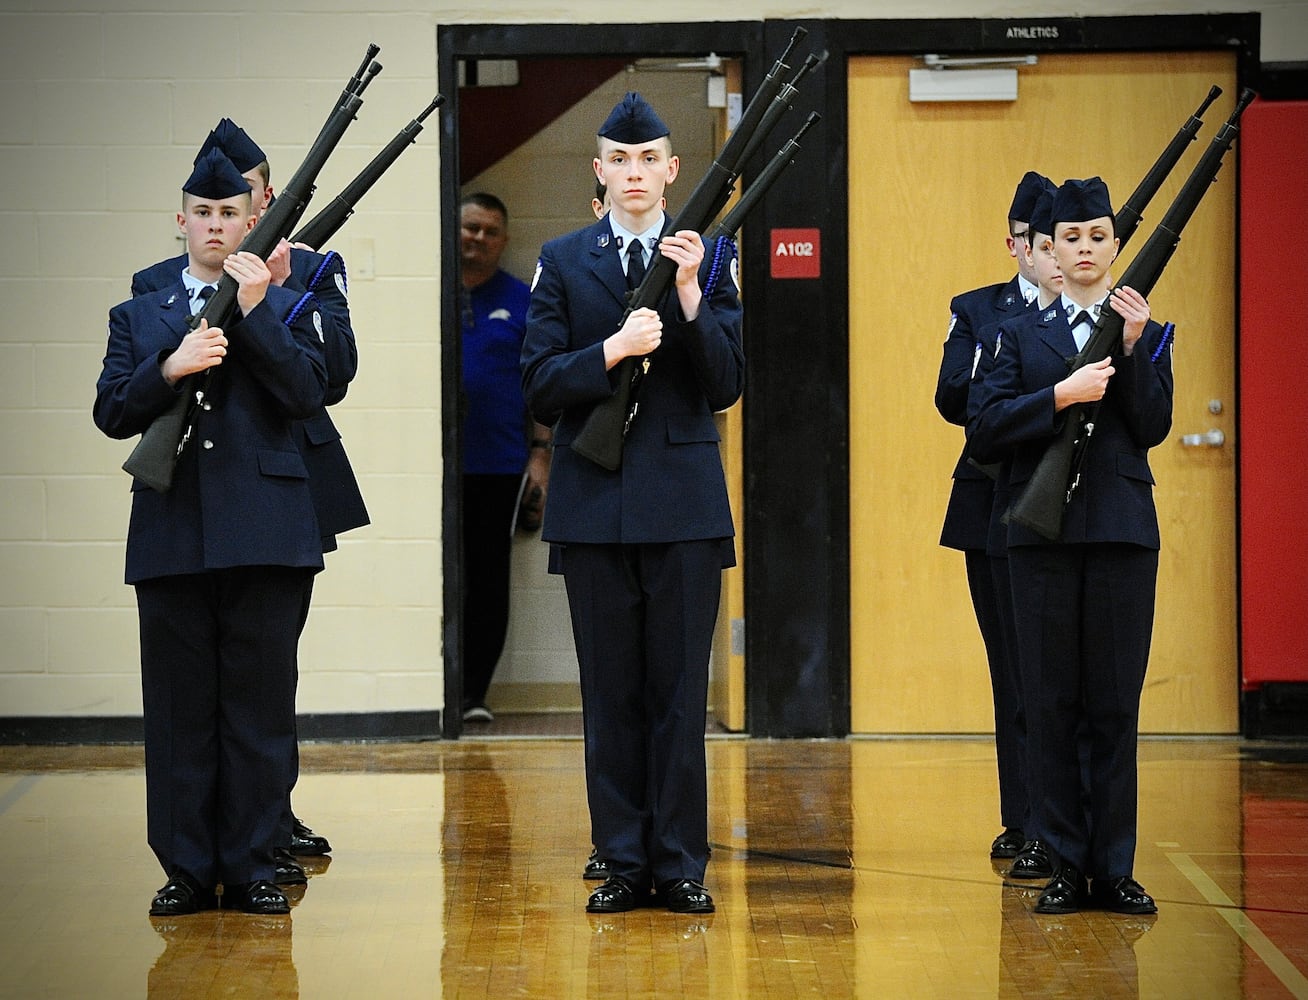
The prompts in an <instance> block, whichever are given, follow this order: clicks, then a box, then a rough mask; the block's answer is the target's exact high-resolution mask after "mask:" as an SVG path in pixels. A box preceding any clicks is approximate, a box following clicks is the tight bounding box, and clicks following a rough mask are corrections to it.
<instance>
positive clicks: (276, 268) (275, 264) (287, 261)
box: [268, 238, 291, 287]
mask: <svg viewBox="0 0 1308 1000" xmlns="http://www.w3.org/2000/svg"><path fill="white" fill-rule="evenodd" d="M268 271H269V273H270V274H271V275H272V283H273V284H274V285H277V286H279V287H280V286H281V285H284V284H285V283H286V279H287V278H289V277H290V276H291V244H290V243H288V242H287V241H286V240H285V239H284V238H283V239H282V241H281V242H280V243H278V244H277V246H276V248H275V249H274V250H273V252H272V253H270V254H269V255H268Z"/></svg>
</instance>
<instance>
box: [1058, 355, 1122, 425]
mask: <svg viewBox="0 0 1308 1000" xmlns="http://www.w3.org/2000/svg"><path fill="white" fill-rule="evenodd" d="M1115 370H1116V369H1114V368H1113V359H1112V358H1104V359H1103V360H1102V361H1096V362H1095V363H1094V364H1092V365H1082V366H1081V367H1080V368H1078V369H1077V370H1076V371H1074V372H1072V374H1071V375H1069V376H1067V378H1065V379H1063V381H1061V382H1059V383H1058V384H1057V385H1055V386H1054V412H1055V413H1057V412H1058V411H1059V410H1065V409H1067V408H1068V407H1069V406H1071V405H1072V404H1073V403H1094V402H1097V401H1098V400H1101V399H1103V398H1104V393H1105V392H1107V391H1108V380H1109V379H1110V378H1112V377H1113V372H1114V371H1115Z"/></svg>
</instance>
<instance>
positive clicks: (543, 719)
mask: <svg viewBox="0 0 1308 1000" xmlns="http://www.w3.org/2000/svg"><path fill="white" fill-rule="evenodd" d="M668 27H669V26H667V25H661V26H653V25H651V26H649V28H648V30H642V29H640V28H639V27H636V26H624V27H623V29H622V31H621V32H620V35H621V37H619V33H618V32H614V31H608V32H606V31H605V30H604V26H585V27H579V28H577V29H575V30H572V31H569V32H567V33H566V35H567V40H566V44H556V43H557V42H558V41H560V39H558V38H557V37H555V36H557V35H558V32H559V29H560V26H556V25H550V26H544V25H542V26H533V27H527V26H523V27H517V28H503V27H497V28H495V29H478V28H475V27H467V28H461V29H458V28H450V29H442V30H441V32H440V34H439V37H438V47H439V53H440V69H441V90H442V92H443V93H446V94H455V95H456V96H455V98H454V100H453V102H452V103H453V105H454V111H455V113H454V114H452V115H451V116H449V118H448V119H447V122H448V123H449V124H448V127H447V131H446V133H445V134H444V135H443V138H442V143H443V144H442V204H443V206H444V209H443V219H444V225H443V227H442V229H443V232H442V288H443V295H442V299H443V301H442V312H441V316H442V324H441V328H442V330H451V329H453V330H459V329H461V327H460V326H459V320H458V319H457V317H458V316H459V315H460V310H459V307H458V304H457V295H456V294H452V293H456V292H457V289H458V287H459V282H460V272H459V264H460V252H459V223H458V212H459V208H458V206H459V201H460V199H461V197H462V196H463V195H465V194H469V193H473V192H479V191H484V192H489V193H491V194H493V195H495V196H496V197H497V198H499V199H500V200H501V201H502V202H503V203H504V205H505V207H506V208H507V209H508V213H509V219H510V221H509V242H508V244H507V246H506V248H505V251H504V254H503V256H502V258H501V261H500V266H501V267H502V268H503V269H504V270H506V271H508V272H509V273H510V274H512V275H514V276H515V277H517V278H519V279H520V280H522V281H526V282H530V280H531V277H532V273H533V271H534V269H535V264H536V257H537V253H538V251H539V248H540V246H541V244H542V243H544V242H545V241H546V240H548V239H551V238H553V237H554V236H557V235H561V234H563V233H565V232H569V231H572V230H575V229H578V228H580V227H582V226H584V225H587V224H589V223H590V222H592V221H593V220H594V215H593V214H592V208H591V198H592V197H593V195H594V193H595V191H594V188H595V185H594V175H593V172H592V170H591V167H590V159H591V157H592V156H593V151H594V135H595V130H596V127H597V125H598V123H599V122H601V121H602V120H603V119H604V117H605V116H606V115H607V114H608V112H609V110H610V109H611V108H612V106H613V105H614V104H616V103H617V102H618V101H619V100H621V98H622V96H623V94H625V93H626V92H627V91H630V90H637V91H640V92H641V93H642V94H644V95H645V96H646V98H647V99H649V100H650V101H651V103H653V104H654V105H655V106H656V107H658V108H659V109H660V113H661V114H663V115H664V116H665V118H666V120H667V121H668V122H669V123H670V124H671V125H672V127H673V142H674V149H675V151H676V152H677V154H678V156H679V157H680V158H681V177H680V178H679V182H678V183H677V184H676V185H675V186H674V187H673V188H670V189H669V205H668V210H669V212H670V213H671V214H673V215H675V213H676V211H677V209H678V208H679V207H680V202H679V201H678V200H677V199H678V198H684V197H686V196H688V195H689V193H690V191H691V190H692V189H693V188H694V185H695V183H696V181H697V180H698V179H699V177H700V176H702V175H703V174H704V173H705V171H706V170H707V168H708V166H709V164H710V163H711V162H712V159H713V156H714V154H715V153H716V152H717V150H718V148H719V146H720V143H721V139H722V132H723V129H722V126H723V123H725V120H726V104H727V101H728V96H727V86H726V80H727V78H728V76H729V75H730V74H731V73H732V72H734V79H735V81H737V82H736V84H735V86H736V89H737V91H738V89H739V83H738V81H739V79H740V72H739V70H740V65H741V59H742V55H741V53H742V51H743V50H744V49H746V48H747V47H748V45H747V43H748V41H749V38H748V37H747V35H748V34H749V32H750V31H751V28H750V26H745V25H742V26H739V31H738V32H732V33H729V34H728V33H724V27H729V26H722V25H705V26H687V27H688V30H687V31H686V32H682V33H678V35H677V38H676V45H675V47H674V46H672V45H670V44H669V41H670V39H669V36H668V35H667V29H668ZM645 35H649V37H648V38H645V37H642V36H645ZM492 36H493V37H492ZM551 38H553V39H554V41H553V42H552V41H551ZM615 43H616V44H615ZM570 51H575V52H577V53H578V54H575V55H572V54H569V52H570ZM560 81H562V82H560ZM508 109H511V113H506V111H507V110H508ZM459 347H460V338H459V337H449V336H442V370H443V372H444V375H443V378H442V382H443V386H442V393H443V414H442V415H443V427H444V430H443V435H444V456H445V457H444V469H445V486H444V490H443V500H444V523H443V537H444V539H445V543H444V569H445V572H444V578H445V624H444V634H443V637H442V639H443V647H444V652H445V657H444V662H445V704H446V706H447V710H446V711H445V713H444V714H443V727H442V728H443V735H445V736H446V737H456V736H458V735H460V734H461V733H464V732H467V733H469V734H471V733H473V732H476V733H479V734H480V733H487V734H490V735H534V734H548V735H568V734H573V735H580V732H581V723H580V694H579V686H578V680H577V666H576V658H575V653H574V651H573V645H572V637H571V628H570V624H569V619H568V610H567V601H566V595H565V592H564V589H563V584H562V578H561V577H557V576H551V575H549V574H548V573H547V557H548V546H546V545H545V544H543V543H542V542H541V541H540V538H539V533H538V532H535V533H529V532H523V531H519V532H517V533H516V534H515V538H514V541H513V553H512V569H511V577H510V600H509V626H508V634H507V637H506V642H505V647H504V651H503V653H502V655H501V657H500V659H499V663H498V666H497V667H496V670H495V673H494V678H493V681H492V685H491V689H490V691H489V693H488V699H487V700H488V703H489V704H490V705H491V706H492V708H493V711H494V713H495V715H496V719H495V722H494V723H492V724H490V725H489V726H488V725H485V724H477V726H476V728H475V729H472V728H469V727H468V726H467V725H465V724H464V723H463V720H462V719H461V718H460V714H461V713H459V712H456V711H452V710H450V708H451V707H454V706H459V705H460V704H461V700H462V692H463V686H462V681H463V676H462V671H463V666H464V662H465V660H464V655H463V646H462V642H461V639H460V629H461V627H462V625H461V623H462V615H463V607H462V593H463V581H464V580H465V579H466V577H465V573H466V570H467V567H468V560H469V559H475V558H476V553H470V552H462V551H461V548H462V546H461V544H460V538H461V528H462V518H463V511H462V510H461V509H460V490H459V475H460V469H461V467H462V452H461V448H462V444H463V442H462V441H461V440H460V431H459V428H460V426H461V419H460V412H461V403H460V399H459V396H460V391H461V389H460V378H459V372H460V359H459V355H458V350H459ZM724 589H725V588H724ZM739 589H740V591H742V592H743V585H742V586H741V587H740V588H739ZM722 631H723V633H724V635H729V633H730V625H729V624H725V625H724V628H723V629H722ZM729 648H730V644H729V642H724V644H723V649H724V650H729ZM716 656H717V654H716V653H715V658H716ZM742 679H743V678H742ZM713 700H714V699H713V698H712V697H711V698H710V701H711V702H712V701H713ZM741 703H742V706H743V694H742V695H741ZM742 714H743V709H742ZM492 729H493V730H494V732H493V733H492V732H491V730H492ZM574 731H575V732H574Z"/></svg>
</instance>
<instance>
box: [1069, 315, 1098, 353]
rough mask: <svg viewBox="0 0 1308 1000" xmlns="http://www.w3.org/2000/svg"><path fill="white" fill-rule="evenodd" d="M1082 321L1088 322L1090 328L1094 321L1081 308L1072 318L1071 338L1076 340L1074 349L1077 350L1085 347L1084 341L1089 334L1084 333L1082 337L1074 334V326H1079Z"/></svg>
mask: <svg viewBox="0 0 1308 1000" xmlns="http://www.w3.org/2000/svg"><path fill="white" fill-rule="evenodd" d="M1082 323H1088V324H1089V325H1090V326H1091V327H1092V328H1093V327H1094V325H1095V321H1094V320H1093V319H1091V318H1090V314H1089V313H1088V312H1086V311H1085V310H1084V309H1082V310H1081V311H1080V312H1079V313H1077V314H1076V316H1074V317H1073V318H1072V339H1073V340H1075V341H1076V349H1077V350H1078V351H1079V350H1080V349H1081V348H1083V347H1085V342H1086V341H1087V340H1089V339H1090V335H1089V334H1088V333H1087V334H1086V335H1085V338H1084V339H1082V338H1080V337H1078V336H1077V335H1076V328H1077V327H1078V326H1080V325H1081V324H1082Z"/></svg>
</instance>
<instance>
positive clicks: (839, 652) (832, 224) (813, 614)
mask: <svg viewBox="0 0 1308 1000" xmlns="http://www.w3.org/2000/svg"><path fill="white" fill-rule="evenodd" d="M1259 22H1260V17H1259V15H1258V14H1256V13H1245V14H1229V15H1228V14H1221V15H1176V16H1172V15H1157V16H1143V17H1102V18H1012V19H1007V18H1005V19H997V18H996V19H956V20H876V21H873V20H868V21H803V22H799V23H802V24H804V26H805V27H807V28H808V29H809V31H810V36H809V39H808V42H809V44H810V46H811V48H812V49H813V50H814V51H820V50H822V49H826V50H827V51H828V53H829V56H828V59H827V62H826V65H825V66H824V68H823V69H824V72H823V73H821V74H819V75H818V77H817V82H816V83H815V84H813V85H806V97H808V100H809V101H810V102H812V105H813V106H815V107H816V108H817V110H818V111H819V112H821V113H822V115H823V120H822V123H821V125H820V126H819V128H818V129H817V130H814V131H815V132H820V136H818V137H817V138H816V142H815V143H814V151H813V152H812V153H810V152H809V151H807V150H806V151H805V153H804V154H803V155H804V160H803V165H802V167H801V168H800V169H794V170H791V171H788V172H787V173H786V174H784V175H782V177H781V180H780V181H778V183H777V186H776V187H775V188H774V189H773V191H772V192H771V193H770V194H769V197H768V198H767V199H765V200H764V203H763V206H762V208H761V209H760V210H759V213H758V215H759V220H760V221H761V223H762V224H761V225H760V224H757V223H755V224H754V225H752V226H751V229H750V231H749V232H747V233H746V234H745V240H744V245H743V247H742V254H744V255H745V260H746V262H747V267H746V284H747V287H749V290H750V291H749V306H750V310H754V311H755V312H757V313H761V314H762V315H763V316H766V317H767V324H766V327H764V328H761V329H759V330H758V331H757V334H756V336H755V337H754V338H753V339H751V340H750V341H749V342H748V343H747V344H746V354H747V357H748V359H749V371H748V377H747V378H746V382H745V410H744V418H745V442H744V444H745V456H746V478H745V551H746V559H745V606H746V613H747V615H748V624H747V627H746V633H745V636H746V641H745V650H746V660H745V662H746V669H747V680H746V697H747V704H748V709H749V731H750V732H751V734H753V735H756V736H773V737H840V736H846V735H848V733H849V724H850V704H849V698H850V618H849V616H850V593H849V579H850V564H849V552H850V547H849V426H848V418H849V378H848V357H849V341H848V301H849V271H848V267H847V264H846V252H845V251H846V248H847V246H848V239H849V233H848V221H847V220H848V207H849V199H848V170H847V146H846V138H845V137H846V135H847V132H848V120H849V109H848V93H847V72H848V60H849V59H850V58H851V57H853V56H869V55H871V56H875V55H922V54H925V53H928V52H934V53H949V54H955V55H968V54H976V55H998V54H1026V53H1035V54H1037V55H1038V54H1042V53H1043V54H1052V53H1066V52H1106V51H1156V50H1169V49H1185V50H1218V49H1220V50H1227V51H1229V50H1232V49H1234V50H1235V51H1236V55H1237V80H1238V81H1239V82H1240V83H1241V84H1242V85H1243V84H1244V83H1245V82H1247V81H1249V80H1252V79H1255V78H1256V74H1257V70H1258V38H1259V27H1260V24H1259ZM794 23H795V22H789V21H787V22H768V23H767V30H766V37H765V50H766V51H769V52H770V51H773V50H775V49H777V47H778V46H779V45H780V44H784V40H785V38H787V37H788V36H789V32H790V30H791V28H792V27H793V24H794ZM1030 36H1040V37H1038V38H1033V37H1030ZM819 88H821V96H820V97H815V96H813V95H810V94H809V93H808V91H809V90H810V89H811V90H812V91H813V93H814V94H816V93H817V91H818V89H819ZM892 138H893V137H892ZM810 156H812V157H813V160H810V159H809V157H810ZM819 156H821V157H822V159H821V160H820V161H818V157H819ZM814 161H818V162H821V163H823V164H824V168H825V169H824V174H823V175H822V177H821V183H816V184H815V183H813V180H814V174H813V169H814V168H813V167H812V165H811V164H812V163H813V162H814ZM793 226H799V227H805V226H807V227H815V226H816V227H820V229H821V239H822V252H821V278H820V279H819V280H810V281H767V280H765V279H766V277H767V275H766V273H762V274H760V273H755V271H754V270H753V269H752V268H751V267H750V266H748V263H749V262H754V263H755V266H756V267H757V268H758V269H762V268H765V267H766V264H765V263H764V262H766V261H768V259H769V253H770V248H769V245H768V243H767V242H766V241H767V233H768V231H769V230H770V229H771V228H773V227H776V228H783V227H784V228H790V227H793ZM751 279H753V281H752V283H750V281H751ZM750 310H747V313H748V312H749V311H750ZM815 332H816V334H820V336H819V335H815ZM809 414H811V415H812V417H811V418H806V419H795V417H796V415H809ZM796 484H802V492H801V489H800V488H797V486H796ZM1237 503H1238V500H1237ZM1237 614H1238V612H1237ZM1237 627H1238V626H1237ZM1232 683H1233V684H1234V683H1238V674H1237V675H1236V676H1234V677H1233V679H1232Z"/></svg>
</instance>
